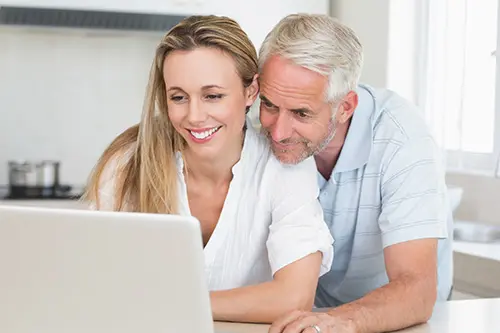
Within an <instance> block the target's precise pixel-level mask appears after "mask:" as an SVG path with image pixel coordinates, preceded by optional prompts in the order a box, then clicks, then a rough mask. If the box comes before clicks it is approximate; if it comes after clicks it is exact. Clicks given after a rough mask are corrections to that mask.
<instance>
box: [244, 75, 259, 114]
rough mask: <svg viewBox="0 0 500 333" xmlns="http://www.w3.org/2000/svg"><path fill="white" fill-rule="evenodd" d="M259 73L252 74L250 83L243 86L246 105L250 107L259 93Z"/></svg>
mask: <svg viewBox="0 0 500 333" xmlns="http://www.w3.org/2000/svg"><path fill="white" fill-rule="evenodd" d="M258 78H259V74H255V75H254V76H253V80H252V83H251V84H250V85H249V86H248V87H246V88H245V94H246V99H247V107H251V106H252V104H253V103H254V102H255V100H256V99H257V96H258V95H259V81H258Z"/></svg>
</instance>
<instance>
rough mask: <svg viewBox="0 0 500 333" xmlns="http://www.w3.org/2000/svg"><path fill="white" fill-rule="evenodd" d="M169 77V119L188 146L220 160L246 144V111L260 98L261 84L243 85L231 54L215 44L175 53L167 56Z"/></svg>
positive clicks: (166, 83)
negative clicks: (231, 149) (229, 150)
mask: <svg viewBox="0 0 500 333" xmlns="http://www.w3.org/2000/svg"><path fill="white" fill-rule="evenodd" d="M163 78H164V80H165V85H166V94H167V106H168V117H169V119H170V121H171V122H172V125H173V126H174V128H175V129H176V130H177V132H179V133H180V135H182V137H183V138H184V139H185V140H186V142H187V149H190V150H191V151H192V152H193V153H194V154H196V155H198V156H200V157H205V158H216V157H217V156H221V154H224V152H225V150H226V148H227V147H230V146H231V144H233V145H234V143H235V142H241V141H240V140H241V139H240V138H241V135H242V129H243V126H244V123H245V109H246V107H247V106H250V105H252V103H253V102H254V101H255V98H256V96H257V93H258V86H257V82H256V80H254V83H253V84H252V85H251V86H250V87H248V88H244V87H243V83H242V80H241V78H240V76H239V75H238V72H237V70H236V66H235V63H234V61H233V59H232V58H231V57H230V56H229V55H227V54H225V53H223V52H222V51H220V50H217V49H211V48H197V49H195V50H192V51H173V52H171V53H170V54H169V55H168V56H167V57H166V59H165V62H164V66H163ZM235 140H236V141H235Z"/></svg>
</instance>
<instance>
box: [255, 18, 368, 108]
mask: <svg viewBox="0 0 500 333" xmlns="http://www.w3.org/2000/svg"><path fill="white" fill-rule="evenodd" d="M273 55H278V56H282V57H284V58H286V59H288V60H291V61H293V62H294V63H295V64H296V65H298V66H301V67H304V68H307V69H309V70H312V71H314V72H317V73H319V74H321V75H324V76H327V77H328V80H329V83H328V90H327V91H326V92H325V93H326V98H327V101H332V102H334V101H337V100H338V99H340V98H342V97H343V96H344V95H346V94H347V93H348V92H349V91H351V90H354V89H356V86H357V84H358V81H359V77H360V75H361V68H362V66H363V49H362V46H361V43H360V42H359V40H358V37H357V36H356V34H355V32H354V31H353V30H352V29H351V28H349V27H347V26H345V25H343V24H342V23H340V22H339V21H338V20H336V19H335V18H333V17H330V16H327V15H320V14H292V15H288V16H286V17H285V18H283V19H282V20H281V21H280V22H279V23H278V24H277V25H276V26H275V27H274V28H273V30H271V32H269V34H268V35H267V36H266V38H265V39H264V42H263V43H262V46H261V48H260V52H259V72H260V71H262V68H263V66H264V64H265V62H266V60H267V59H268V58H269V57H271V56H273Z"/></svg>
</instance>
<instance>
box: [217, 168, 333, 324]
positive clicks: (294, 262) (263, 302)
mask: <svg viewBox="0 0 500 333" xmlns="http://www.w3.org/2000/svg"><path fill="white" fill-rule="evenodd" d="M274 162H275V163H276V164H274V166H273V167H274V169H275V170H274V171H275V172H274V173H269V174H268V177H267V178H263V180H262V184H263V186H265V188H266V189H267V191H268V193H269V195H270V196H269V199H270V208H271V221H272V222H271V225H270V226H269V235H268V238H267V242H266V246H267V252H268V258H269V264H270V268H271V271H272V274H273V280H272V281H270V282H267V283H262V284H259V285H254V286H248V287H242V288H236V289H232V290H226V291H216V292H212V294H211V302H212V313H213V315H214V319H215V320H221V321H240V322H241V321H245V322H262V323H271V322H272V321H274V320H275V319H276V318H278V317H279V316H280V315H281V314H283V313H287V312H289V311H292V310H309V311H310V310H311V309H312V306H313V302H314V297H315V293H316V286H317V283H318V279H319V277H320V276H321V275H322V274H324V273H326V272H328V271H329V269H330V267H331V264H332V260H333V246H332V244H333V238H332V236H331V234H330V230H329V229H328V227H327V225H326V223H325V221H324V219H323V210H322V208H321V205H320V203H319V201H318V200H317V199H318V194H319V189H318V185H317V179H316V172H317V171H316V165H315V163H314V160H313V159H312V158H311V159H309V160H306V161H304V162H302V163H300V164H297V165H294V166H288V167H283V166H281V164H279V162H277V161H275V160H274Z"/></svg>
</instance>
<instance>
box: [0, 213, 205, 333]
mask: <svg viewBox="0 0 500 333" xmlns="http://www.w3.org/2000/svg"><path fill="white" fill-rule="evenodd" d="M0 332H9V333H33V332H37V333H89V332H92V333H101V332H102V333H132V332H133V333H138V332H148V333H160V332H161V333H167V332H168V333H172V332H200V333H212V332H213V321H212V316H211V310H210V299H209V294H208V290H207V286H206V281H205V275H204V260H203V248H202V238H201V231H200V226H199V223H198V221H197V220H196V219H195V218H193V217H186V216H176V215H161V214H140V213H119V212H97V211H85V210H69V209H68V210H66V209H48V208H27V207H9V206H0Z"/></svg>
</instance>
